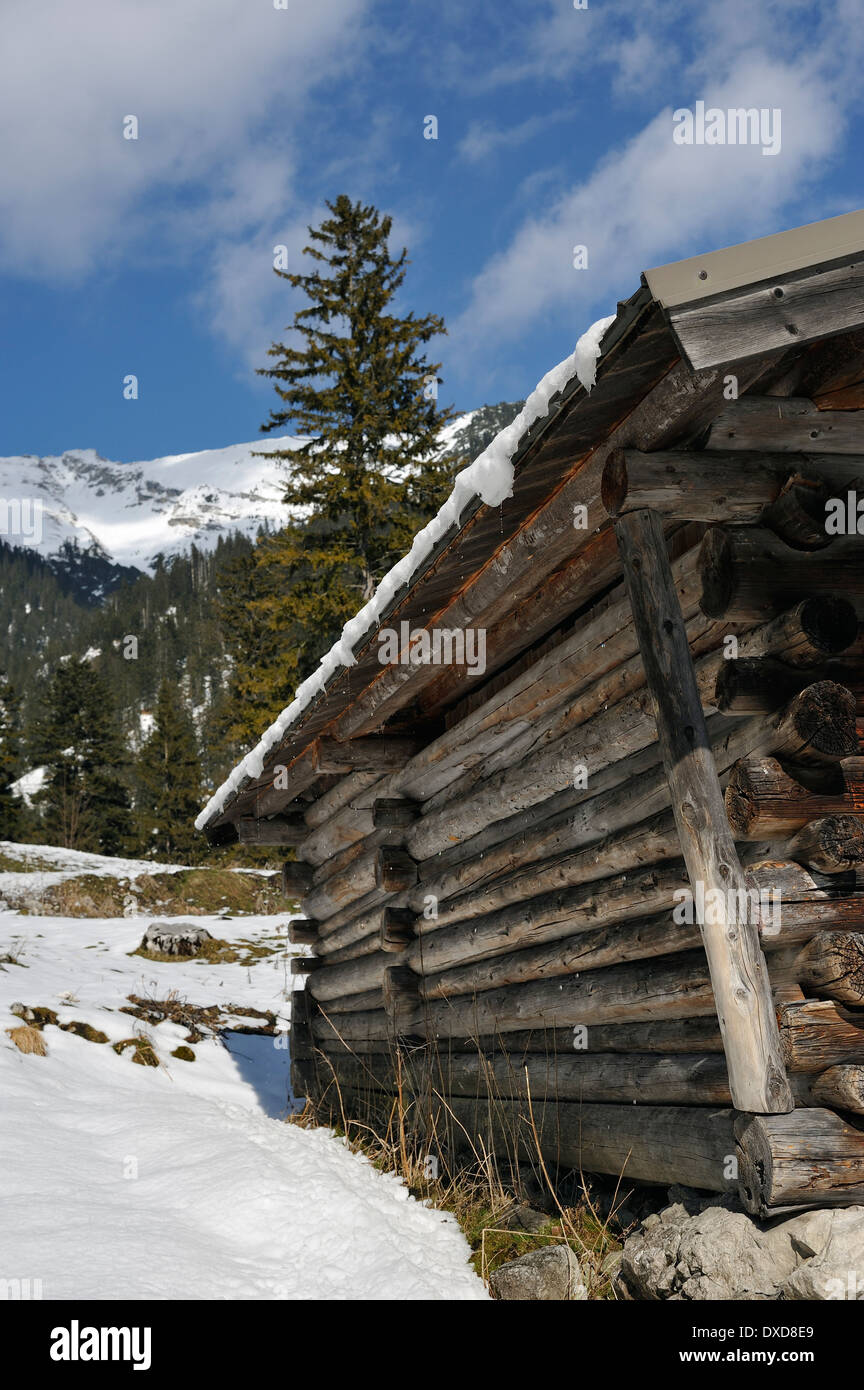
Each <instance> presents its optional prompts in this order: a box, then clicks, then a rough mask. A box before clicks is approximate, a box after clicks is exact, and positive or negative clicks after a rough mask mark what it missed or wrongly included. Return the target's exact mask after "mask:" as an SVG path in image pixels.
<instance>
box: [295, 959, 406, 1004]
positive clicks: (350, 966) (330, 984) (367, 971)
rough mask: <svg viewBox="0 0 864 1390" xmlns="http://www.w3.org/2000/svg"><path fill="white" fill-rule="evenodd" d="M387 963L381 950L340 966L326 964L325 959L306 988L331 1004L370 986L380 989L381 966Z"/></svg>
mask: <svg viewBox="0 0 864 1390" xmlns="http://www.w3.org/2000/svg"><path fill="white" fill-rule="evenodd" d="M389 964H390V958H389V956H387V955H385V954H384V953H383V952H382V951H376V952H374V953H373V954H372V955H369V956H360V957H358V958H357V959H356V960H350V961H347V962H346V963H345V964H344V965H330V964H329V962H328V964H327V968H326V969H325V970H317V971H316V972H315V974H314V976H313V978H312V979H311V980H310V981H309V986H308V988H309V990H310V992H311V994H312V996H313V998H315V999H318V1000H320V1001H321V1002H322V1003H331V1002H332V1001H333V1000H334V999H340V998H342V997H344V996H345V995H346V994H363V993H365V992H366V991H367V990H370V989H381V987H382V984H383V980H384V969H385V966H387V965H389Z"/></svg>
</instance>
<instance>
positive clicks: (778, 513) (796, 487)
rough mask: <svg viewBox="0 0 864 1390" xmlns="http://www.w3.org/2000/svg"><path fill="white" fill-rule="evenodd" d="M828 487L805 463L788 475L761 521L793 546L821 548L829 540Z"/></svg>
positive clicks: (795, 548)
mask: <svg viewBox="0 0 864 1390" xmlns="http://www.w3.org/2000/svg"><path fill="white" fill-rule="evenodd" d="M830 495H831V490H830V488H829V487H828V486H827V484H826V483H825V482H824V481H822V480H820V479H819V478H818V476H816V475H815V471H814V470H813V469H812V468H811V467H810V466H809V465H808V466H807V468H806V472H804V473H794V474H793V475H792V476H791V477H790V478H788V479H787V481H786V483H785V484H784V486H783V490H782V491H781V493H780V496H779V497H777V498H776V500H775V501H774V502H772V503H771V505H770V506H768V507H766V508H765V510H764V512H763V513H762V525H763V526H766V527H767V528H768V530H769V531H773V532H774V534H775V536H779V537H780V539H781V540H782V541H783V542H785V544H786V545H789V546H791V547H792V549H793V550H805V551H806V550H822V549H824V547H825V546H826V545H830V544H831V540H832V537H831V536H830V535H828V533H827V531H826V530H825V508H826V505H827V503H828V499H829V497H830Z"/></svg>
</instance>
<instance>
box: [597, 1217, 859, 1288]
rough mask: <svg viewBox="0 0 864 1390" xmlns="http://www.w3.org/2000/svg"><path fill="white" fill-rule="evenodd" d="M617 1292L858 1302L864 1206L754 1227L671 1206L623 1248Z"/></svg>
mask: <svg viewBox="0 0 864 1390" xmlns="http://www.w3.org/2000/svg"><path fill="white" fill-rule="evenodd" d="M698 1206H702V1209H701V1210H695V1211H694V1207H698ZM688 1207H689V1208H690V1209H689V1210H688ZM616 1287H617V1289H618V1292H619V1294H620V1295H621V1296H622V1297H624V1298H629V1299H634V1298H635V1299H648V1300H653V1301H657V1300H663V1299H675V1300H682V1301H683V1300H690V1301H704V1300H718V1299H731V1300H743V1299H748V1300H760V1299H829V1298H834V1299H838V1298H862V1297H864V1208H862V1207H848V1208H845V1209H842V1208H841V1209H832V1210H829V1209H821V1208H820V1209H817V1210H812V1211H806V1212H802V1213H800V1214H799V1215H797V1216H790V1217H786V1218H782V1219H778V1218H775V1219H774V1220H773V1221H770V1222H760V1221H756V1220H754V1219H753V1218H752V1217H750V1216H747V1215H745V1214H744V1213H743V1212H741V1211H734V1210H729V1209H728V1207H727V1206H721V1205H709V1204H705V1205H702V1203H701V1202H698V1203H697V1202H688V1204H687V1205H686V1206H685V1205H684V1203H683V1202H676V1203H674V1204H673V1205H672V1206H669V1207H666V1208H665V1209H664V1210H663V1211H662V1212H660V1213H659V1214H658V1215H657V1216H653V1217H649V1218H648V1219H647V1220H645V1221H643V1223H642V1227H641V1229H640V1230H639V1231H638V1232H636V1233H635V1234H634V1235H632V1236H630V1238H629V1239H628V1240H627V1241H626V1242H625V1245H624V1252H623V1258H622V1260H621V1267H620V1270H619V1273H618V1276H617V1280H616Z"/></svg>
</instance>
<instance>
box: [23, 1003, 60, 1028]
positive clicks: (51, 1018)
mask: <svg viewBox="0 0 864 1390" xmlns="http://www.w3.org/2000/svg"><path fill="white" fill-rule="evenodd" d="M30 1012H31V1013H32V1015H33V1017H32V1018H31V1019H28V1020H27V1021H28V1023H32V1024H33V1027H34V1028H44V1027H45V1024H46V1023H55V1024H56V1022H57V1014H56V1013H55V1012H54V1010H53V1009H45V1008H42V1007H40V1006H39V1005H37V1004H31V1006H30Z"/></svg>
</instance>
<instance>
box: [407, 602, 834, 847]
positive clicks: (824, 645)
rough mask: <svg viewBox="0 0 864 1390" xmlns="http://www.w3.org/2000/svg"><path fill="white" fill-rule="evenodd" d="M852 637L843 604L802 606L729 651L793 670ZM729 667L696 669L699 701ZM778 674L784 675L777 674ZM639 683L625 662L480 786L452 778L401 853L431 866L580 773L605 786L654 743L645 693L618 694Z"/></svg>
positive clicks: (636, 665)
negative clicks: (776, 657)
mask: <svg viewBox="0 0 864 1390" xmlns="http://www.w3.org/2000/svg"><path fill="white" fill-rule="evenodd" d="M857 631H858V623H857V618H856V616H855V612H854V609H852V608H851V605H848V604H846V603H845V602H844V601H842V600H841V601H837V600H833V599H823V600H819V601H810V600H808V601H806V602H805V603H803V604H799V605H796V608H795V609H794V610H792V611H791V612H790V613H787V614H783V615H781V617H780V618H779V619H776V620H775V621H774V622H772V623H768V624H765V625H764V626H762V627H761V628H757V629H756V630H755V631H754V632H751V633H748V634H746V635H744V636H743V637H741V638H740V639H739V640H738V647H739V652H741V653H742V654H743V655H746V656H748V657H749V654H750V653H752V654H753V656H752V657H751V658H749V659H755V658H756V657H757V656H759V655H761V654H763V653H765V652H776V653H780V654H782V655H783V658H784V661H785V660H787V659H789V658H790V657H791V658H792V659H794V660H795V661H797V662H803V661H805V660H807V659H809V658H811V657H812V659H813V660H816V661H818V660H822V659H823V657H824V655H825V654H826V653H827V652H830V651H835V650H842V649H843V648H844V647H847V646H848V645H849V644H850V642H852V641H853V640H854V638H855V636H856V634H857ZM689 633H690V627H689V626H688V634H689ZM715 640H716V639H715ZM693 645H694V644H693V641H692V637H691V647H692V646H693ZM696 649H697V650H698V647H697V648H696ZM735 664H737V663H734V662H726V661H724V659H723V657H722V655H721V654H720V653H719V652H716V651H715V652H713V653H710V654H707V655H705V656H703V657H701V658H700V659H699V660H698V661H697V663H696V674H697V681H698V684H699V689H700V693H701V694H702V697H703V703H709V704H710V703H711V702H712V701H713V694H709V692H711V691H712V690H713V687H714V685H715V684H716V680H715V678H716V676H717V672H718V671H719V670H721V669H722V668H723V667H725V666H727V665H735ZM780 669H781V670H782V671H784V672H785V671H786V669H787V668H786V667H785V666H783V667H781V668H780ZM643 680H644V676H643V672H642V662H641V657H638V656H637V657H634V658H631V660H630V661H629V662H625V663H623V664H622V665H621V666H619V667H617V668H616V670H615V672H614V682H613V683H612V686H611V687H610V683H609V681H608V679H606V678H603V679H601V680H600V681H599V682H595V684H594V685H593V686H589V687H588V688H587V689H586V690H585V692H584V693H583V694H582V695H581V696H578V697H577V698H576V699H575V700H574V701H573V702H571V703H570V704H569V705H568V706H566V707H565V708H564V709H563V710H557V709H556V710H553V711H552V713H551V715H547V716H545V717H544V718H543V719H540V720H537V721H536V722H535V723H534V726H533V728H532V729H531V731H530V732H526V733H525V734H524V735H521V736H520V738H519V740H518V741H511V743H509V744H507V745H506V746H505V750H504V753H505V754H506V757H507V762H506V764H505V766H503V767H502V768H501V770H500V771H498V772H494V771H492V772H491V775H490V771H489V767H488V760H487V768H486V772H485V775H484V778H483V780H482V781H480V780H476V781H475V780H474V778H473V776H470V775H466V776H464V777H463V778H461V779H459V781H458V782H457V783H455V784H453V785H451V787H449V788H448V789H447V790H448V795H447V799H446V800H445V801H444V802H443V804H442V805H441V807H440V809H432V808H434V806H435V803H436V801H437V798H432V800H431V802H430V804H429V806H428V807H427V809H426V812H425V813H424V815H423V816H422V818H421V819H420V820H419V821H418V822H417V823H416V825H414V826H413V827H412V828H411V830H409V832H408V834H407V836H406V840H405V847H406V849H408V850H409V852H410V853H411V854H412V855H413V857H414V858H415V859H419V860H424V859H428V858H431V857H432V856H434V855H436V854H440V853H442V852H443V851H445V850H446V849H447V848H448V847H449V846H451V845H452V844H453V842H454V841H461V840H465V839H467V838H468V837H469V836H471V835H474V834H477V833H479V832H480V831H481V830H482V828H483V827H484V826H488V825H490V823H493V822H495V821H496V820H500V819H502V818H503V817H505V816H508V815H513V814H516V813H518V812H519V811H520V810H523V809H526V808H527V807H529V806H532V805H536V804H537V803H538V802H540V801H542V800H543V799H544V798H547V797H550V796H552V795H554V794H556V793H557V792H559V791H561V790H563V789H564V788H566V787H568V786H573V785H574V784H575V779H576V778H577V777H578V776H579V775H583V776H584V775H585V774H587V773H588V771H589V770H590V782H591V789H592V794H596V793H599V792H600V791H602V790H605V789H606V787H607V785H609V786H611V785H614V783H615V774H614V773H613V774H609V776H607V777H606V778H605V780H604V781H603V782H602V783H599V784H598V779H599V778H600V775H601V774H603V773H604V772H605V770H606V768H607V767H610V766H612V765H614V764H617V763H619V762H620V761H622V760H623V759H624V758H626V757H628V756H630V755H631V754H632V753H634V752H636V751H638V750H640V749H643V748H645V747H647V746H648V745H649V744H651V743H653V741H654V738H655V735H656V725H655V722H654V713H653V708H652V707H651V702H650V697H649V695H648V692H647V691H646V690H645V689H644V688H643V689H636V690H635V691H634V693H631V694H629V695H627V694H625V693H624V692H626V690H627V689H628V687H632V686H633V685H635V684H636V683H638V684H640V685H641V683H642V681H643ZM788 681H789V689H788V693H789V695H792V694H794V693H796V692H797V691H800V690H801V688H802V686H804V685H806V683H807V678H806V676H800V675H797V674H796V672H794V671H789V673H788ZM622 694H623V695H624V698H621V696H622ZM778 703H780V704H782V703H783V701H782V700H781V701H779V702H778ZM773 708H774V709H776V708H777V705H776V704H775V705H774V706H773ZM517 755H518V756H517ZM514 759H516V761H515V763H514ZM580 769H581V770H582V773H581V774H580V771H579V770H580ZM622 771H623V769H622ZM463 788H464V790H463ZM454 796H455V799H453V798H454Z"/></svg>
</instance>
